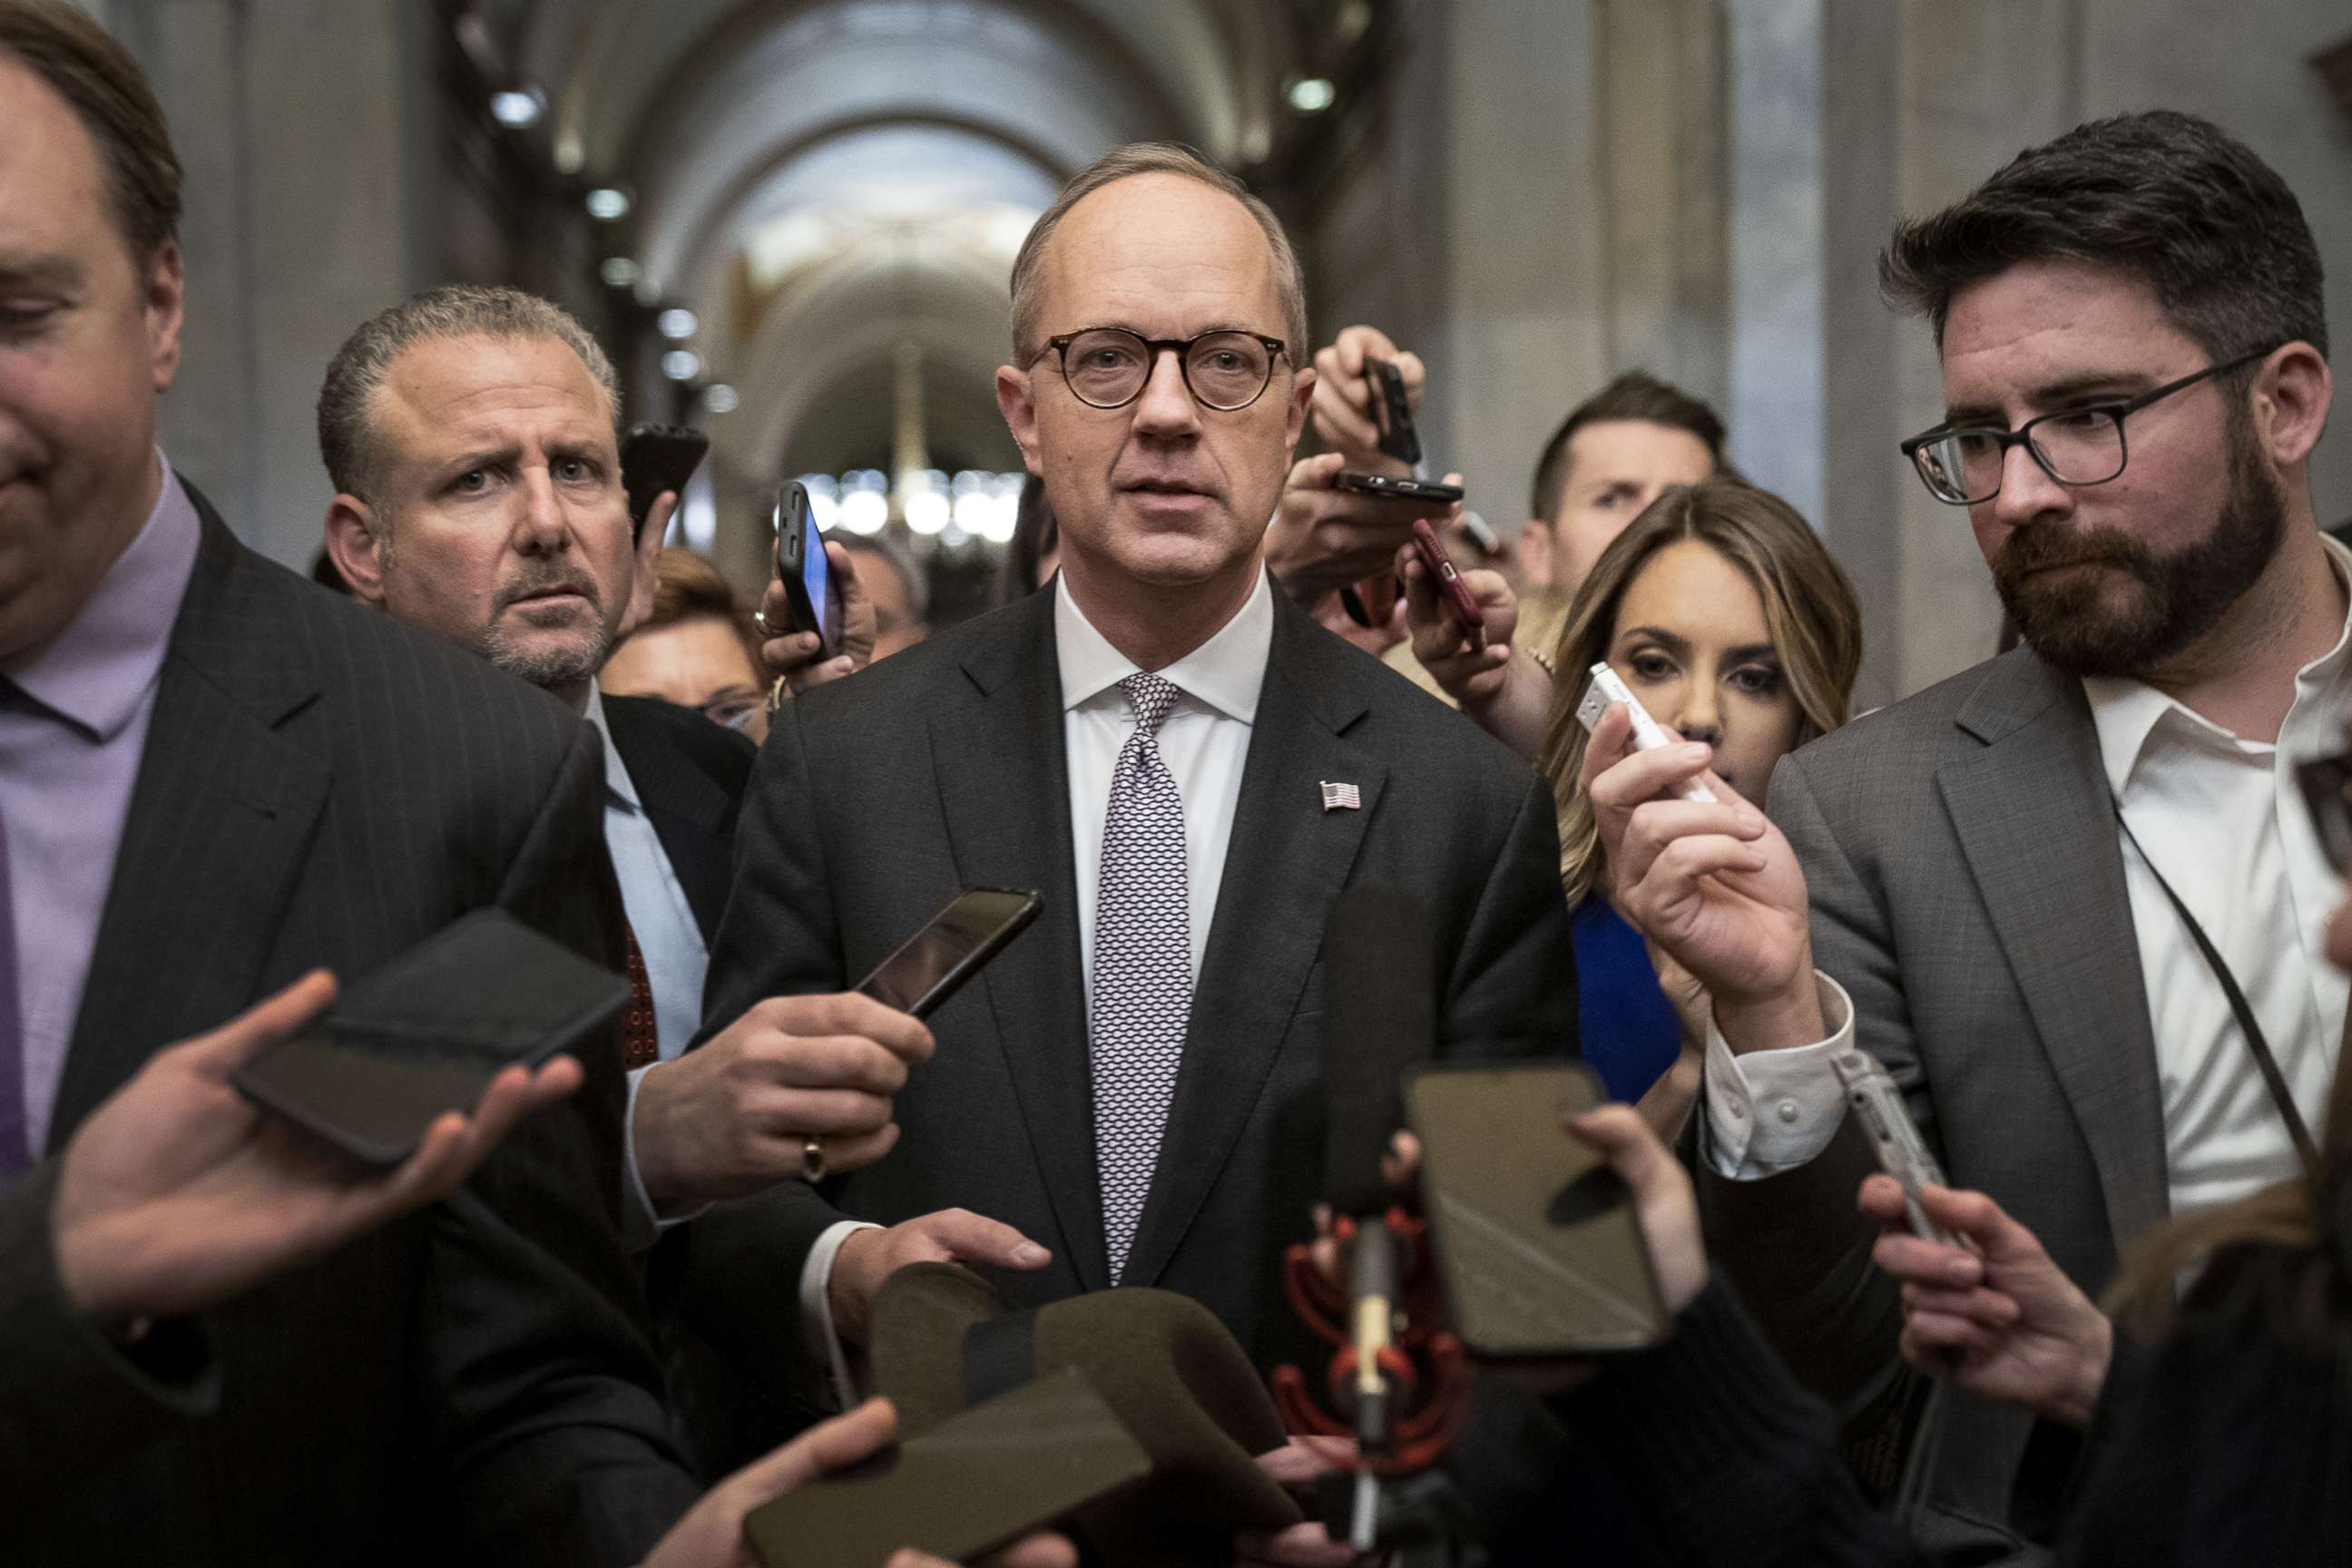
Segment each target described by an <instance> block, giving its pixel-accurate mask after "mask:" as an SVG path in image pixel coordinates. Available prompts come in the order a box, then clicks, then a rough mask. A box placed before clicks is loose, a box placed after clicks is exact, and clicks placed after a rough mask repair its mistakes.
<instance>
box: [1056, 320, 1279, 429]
mask: <svg viewBox="0 0 2352 1568" xmlns="http://www.w3.org/2000/svg"><path fill="white" fill-rule="evenodd" d="M1048 351H1050V352H1051V353H1055V355H1057V356H1058V357H1059V359H1060V361H1061V366H1062V379H1063V380H1064V381H1066V382H1067V383H1069V386H1070V391H1071V392H1072V393H1074V394H1076V396H1077V399H1078V401H1079V402H1081V403H1083V404H1086V405H1087V406H1088V407H1090V408H1124V407H1126V406H1127V405H1129V404H1130V403H1132V402H1134V401H1135V400H1136V399H1137V398H1139V397H1140V396H1142V395H1143V389H1144V388H1145V387H1146V386H1148V385H1149V384H1150V382H1151V367H1152V366H1153V365H1155V364H1157V363H1159V360H1160V355H1161V354H1163V353H1174V354H1175V356H1176V365H1177V369H1178V370H1179V371H1180V372H1181V374H1182V375H1183V377H1184V385H1185V388H1186V389H1187V390H1188V391H1190V392H1191V393H1192V398H1193V401H1195V402H1197V403H1198V404H1200V405H1201V406H1202V407H1203V408H1213V409H1215V410H1216V411H1217V412H1218V413H1220V414H1231V413H1233V412H1234V411H1235V410H1237V409H1243V408H1247V407H1248V406H1249V405H1251V404H1253V403H1255V402H1256V401H1257V400H1258V398H1259V396H1260V395H1263V394H1264V393H1265V389H1266V387H1267V386H1268V385H1269V384H1272V382H1273V380H1274V362H1275V361H1276V359H1279V358H1280V357H1282V356H1283V355H1284V354H1286V353H1289V352H1290V348H1289V345H1288V344H1286V343H1285V342H1283V341H1282V340H1281V339H1280V338H1269V337H1266V336H1264V335H1263V334H1261V333H1258V332H1244V331H1214V332H1202V334H1201V335H1200V336H1198V337H1193V338H1147V337H1145V336H1144V335H1143V334H1142V333H1140V332H1131V331H1128V330H1127V329H1126V328H1125V327H1089V328H1087V330H1086V331H1081V332H1064V333H1062V334H1061V335H1060V336H1058V337H1051V338H1047V339H1046V340H1045V349H1043V350H1040V351H1039V353H1038V356H1037V357H1038V358H1039V359H1043V358H1044V357H1045V353H1046V352H1048ZM1030 363H1033V364H1034V363H1036V362H1035V361H1034V360H1033V361H1031V362H1030Z"/></svg>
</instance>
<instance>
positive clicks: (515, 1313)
mask: <svg viewBox="0 0 2352 1568" xmlns="http://www.w3.org/2000/svg"><path fill="white" fill-rule="evenodd" d="M192 493H193V492H192ZM196 504H197V507H198V509H199V510H200V511H202V512H203V514H204V519H205V522H204V541H203V544H202V547H201V549H200V552H199V553H198V556H197V561H196V566H195V572H194V578H193V580H192V582H191V583H190V585H189V588H188V592H187V595H186V597H185V599H184V601H183V602H182V604H181V605H180V607H179V614H178V618H177V621H176V623H175V625H174V626H173V634H172V641H171V646H170V650H169V653H168V654H167V656H166V659H165V663H164V667H163V680H162V686H161V688H160V689H159V691H158V694H157V697H156V702H155V710H154V717H153V721H152V728H151V729H150V731H149V734H148V739H147V746H146V752H145V754H144V756H143V757H142V760H141V763H140V770H139V776H138V782H137V784H136V786H135V788H134V792H133V795H132V800H131V808H130V815H129V817H128V820H127V822H126V825H125V827H124V832H123V837H122V845H121V856H120V859H119V862H118V864H117V866H116V868H115V871H114V877H113V883H112V887H111V889H110V893H109V895H108V900H107V904H106V908H105V910H104V913H103V916H102V918H101V921H100V929H99V935H98V942H97V947H96V950H95V952H94V955H93V958H92V962H91V965H90V972H89V986H88V990H87V992H86V994H85V995H84V998H83V1002H82V1009H81V1014H80V1016H79V1020H78V1021H77V1024H76V1026H75V1032H74V1036H73V1040H72V1044H71V1047H70V1050H69V1054H68V1059H67V1062H66V1065H65V1069H64V1076H63V1078H62V1079H61V1080H60V1082H59V1086H58V1100H57V1110H56V1117H55V1121H54V1124H53V1126H52V1129H51V1133H50V1153H51V1156H52V1159H51V1161H50V1163H49V1164H48V1165H47V1166H45V1167H43V1169H42V1170H41V1171H40V1172H38V1173H36V1175H35V1176H34V1177H32V1178H28V1179H27V1180H26V1181H25V1182H22V1183H19V1184H17V1185H16V1188H14V1189H12V1190H11V1191H10V1192H9V1193H7V1194H5V1196H0V1236H13V1237H18V1238H21V1237H26V1236H27V1235H30V1236H33V1237H37V1238H38V1239H40V1240H43V1241H45V1239H46V1216H47V1187H48V1184H49V1183H50V1181H52V1180H53V1179H54V1156H55V1154H56V1152H58V1150H61V1149H62V1148H63V1147H64V1145H65V1143H66V1142H67V1141H68V1139H69V1138H70V1137H71V1135H72V1133H73V1131H74V1129H75V1127H76V1126H77V1125H78V1124H79V1122H80V1121H81V1120H82V1119H83V1118H84V1117H86V1116H88V1115H89V1112H90V1110H92V1109H93V1108H94V1107H95V1106H97V1105H98V1103H99V1102H100V1100H103V1099H104V1098H105V1097H106V1096H107V1095H108V1094H109V1093H110V1092H111V1091H112V1090H113V1089H115V1088H116V1087H117V1086H118V1085H120V1084H121V1082H122V1081H123V1080H124V1079H127V1078H128V1077H130V1076H131V1073H133V1072H134V1071H136V1070H137V1069H138V1068H139V1067H140V1065H141V1064H142V1062H144V1061H145V1060H146V1058H148V1057H149V1056H150V1055H152V1053H153V1052H154V1051H155V1050H156V1049H157V1048H159V1047H163V1046H165V1045H168V1044H170V1043H172V1042H173V1041H174V1040H178V1039H182V1038H184V1037H188V1036H191V1035H194V1034H197V1033H200V1032H202V1031H204V1030H206V1029H209V1028H211V1027H213V1026H215V1025H217V1024H219V1023H220V1022H222V1021H223V1020H225V1019H226V1018H228V1017H229V1016H232V1015H233V1014H235V1013H236V1012H238V1011H239V1010H240V1009H242V1008H244V1007H245V1006H247V1005H248V1004H250V1003H251V1002H253V1001H255V1000H256V999H257V998H258V997H260V996H262V995H264V994H268V993H269V992H273V991H275V990H277V989H278V988H279V987H281V986H283V985H285V984H288V983H289V982H290V981H292V980H293V979H295V978H296V977H297V976H299V974H301V973H303V972H304V971H306V970H308V969H310V968H311V967H312V966H313V965H324V966H326V967H328V968H330V969H331V970H333V971H334V972H335V973H337V974H338V975H340V976H341V977H342V978H343V979H344V980H345V981H347V982H348V981H351V980H353V979H356V978H358V977H360V976H362V975H364V974H366V973H369V972H370V971H372V970H373V969H375V968H376V967H377V966H379V965H381V964H383V963H385V962H386V961H387V960H390V959H392V958H394V957H396V956H398V955H399V954H400V953H402V952H404V951H405V950H406V949H408V948H410V947H412V946H414V945H415V943H416V942H419V941H421V940H423V939H424V938H425V937H426V936H429V935H431V934H432V933H433V932H434V931H437V930H439V929H440V928H441V927H443V926H445V925H446V924H448V923H449V922H450V921H453V920H455V919H456V918H457V916H459V915H461V914H464V913H465V912H467V910H473V909H478V908H480V907H483V906H485V905H492V904H496V905H500V906H503V907H504V908H506V909H507V910H509V911H510V912H512V913H514V914H515V915H517V916H519V917H520V918H521V919H523V920H525V921H530V923H531V924H533V925H535V926H538V927H539V928H541V930H544V931H548V932H550V933H551V934H553V935H555V936H557V937H558V938H560V939H562V940H563V941H565V942H569V943H570V944H572V946H574V947H575V948H577V949H578V950H579V951H581V952H586V953H589V954H591V955H593V956H595V957H597V958H598V959H599V960H600V961H603V962H605V963H613V964H614V966H615V967H617V966H618V960H619V956H620V941H621V938H620V926H619V921H618V914H619V900H618V897H617V893H616V890H615V889H614V884H613V881H612V876H611V872H610V869H609V868H608V867H607V864H606V862H605V858H604V854H603V852H602V819H601V816H600V812H601V806H602V796H603V782H602V781H603V773H604V770H603V756H602V748H601V746H600V745H599V744H598V743H597V742H596V740H595V738H594V737H593V735H592V734H591V733H590V732H589V731H587V730H586V729H585V728H584V727H583V726H582V725H580V724H579V723H577V722H576V721H572V719H571V717H570V716H569V715H568V714H566V713H565V712H564V711H563V710H562V708H561V707H560V706H559V705H558V704H557V703H555V702H554V701H553V700H551V699H549V698H548V697H546V696H545V695H544V694H543V693H541V692H537V691H534V690H532V689H530V688H529V687H527V686H525V685H523V684H522V683H521V682H520V681H518V680H515V679H512V678H510V677H509V676H506V675H502V674H500V673H499V672H498V671H497V670H495V669H493V668H490V667H489V666H488V665H487V664H485V663H483V662H481V661H480V660H478V659H477V658H472V657H471V656H469V655H467V654H466V653H463V652H461V651H460V650H458V649H457V648H454V647H449V646H447V645H446V644H444V643H442V642H440V641H438V640H437V639H435V638H432V637H427V636H425V635H424V634H422V633H419V632H416V631H414V630H411V629H409V628H406V627H404V626H398V625H396V624H394V622H392V621H390V620H388V619H385V618H383V617H382V616H375V615H372V614H370V613H368V612H367V611H365V610H363V609H362V608H360V607H359V606H357V605H352V603H350V602H349V601H347V600H344V599H341V598H338V597H336V596H335V595H331V594H327V593H324V592H321V591H320V590H319V589H318V588H316V587H314V586H312V585H311V584H308V583H305V582H303V581H302V580H301V579H299V578H298V577H296V576H294V575H293V574H290V573H287V572H285V571H282V570H281V569H279V568H278V567H277V566H274V565H271V564H269V563H267V562H265V561H263V560H261V559H260V558H259V557H258V556H256V555H254V554H253V553H252V552H249V551H247V550H246V549H245V548H243V547H242V546H241V545H239V544H238V543H236V541H235V540H234V539H232V538H231V537H230V535H229V533H228V531H227V530H226V528H225V527H224V526H223V525H222V523H221V521H220V520H219V519H218V518H217V517H216V516H215V515H214V513H213V512H212V510H211V509H210V508H209V507H207V506H205V503H204V502H203V500H201V499H199V500H197V503H196ZM582 1060H583V1066H584V1067H585V1068H586V1069H587V1083H586V1085H585V1087H584V1088H583V1089H582V1090H581V1091H580V1092H579V1093H578V1094H577V1095H575V1096H574V1097H573V1098H572V1100H571V1101H569V1102H567V1104H565V1105H564V1106H562V1107H560V1108H557V1109H554V1110H549V1111H546V1112H542V1113H541V1115H539V1116H538V1117H536V1118H534V1119H532V1120H531V1121H529V1122H526V1123H525V1124H524V1125H523V1126H522V1127H520V1128H519V1129H518V1130H517V1131H516V1132H515V1133H514V1134H513V1135H512V1136H511V1137H510V1138H509V1140H508V1142H507V1144H506V1145H505V1146H504V1147H503V1148H502V1149H501V1150H500V1151H499V1152H497V1153H496V1154H495V1155H494V1156H493V1157H492V1158H491V1159H490V1161H489V1162H488V1163H487V1164H486V1165H485V1166H484V1167H483V1169H482V1171H481V1172H480V1173H478V1174H477V1175H476V1177H475V1178H474V1180H473V1181H472V1182H471V1183H469V1184H467V1186H466V1187H464V1188H462V1189H460V1190H459V1191H458V1192H457V1194H453V1195H452V1196H451V1197H450V1198H449V1199H447V1200H446V1201H444V1202H442V1203H440V1204H437V1205H433V1206H432V1207H430V1208H428V1209H426V1210H425V1211H423V1212H421V1213H419V1214H418V1215H413V1216H411V1217H409V1218H407V1219H404V1220H402V1221H400V1222H397V1223H395V1224H394V1225H392V1226H386V1227H384V1228H383V1229H381V1230H379V1231H377V1232H376V1233H374V1234H373V1235H370V1236H367V1237H362V1238H361V1239H359V1240H357V1241H355V1242H353V1243H352V1244H351V1245H349V1246H347V1247H343V1248H342V1249H341V1250H340V1251H338V1252H336V1253H334V1254H333V1255H331V1257H329V1258H326V1259H324V1260H323V1261H321V1262H320V1263H317V1264H315V1265H312V1266H310V1267H307V1268H300V1269H297V1270H295V1271H293V1272H292V1273H289V1274H287V1275H284V1276H281V1277H279V1278H278V1279H274V1280H272V1281H270V1282H268V1283H267V1284H265V1285H264V1286H262V1287H261V1288H260V1289H257V1290H256V1291H254V1292H253V1293H251V1294H250V1295H248V1296H247V1297H245V1298H243V1299H241V1300H236V1301H235V1302H232V1303H229V1304H227V1305H226V1306H223V1307H221V1308H219V1309H217V1310H214V1311H213V1312H210V1313H208V1314H206V1320H205V1330H206V1333H207V1335H208V1338H209V1340H210V1342H211V1347H212V1369H211V1372H212V1374H213V1375H215V1376H216V1377H217V1384H216V1385H213V1386H216V1390H217V1405H216V1407H215V1408H209V1411H208V1414H206V1412H207V1407H208V1405H209V1401H208V1400H207V1399H206V1398H205V1394H207V1393H209V1392H211V1388H210V1387H206V1386H204V1385H203V1384H202V1383H201V1380H200V1381H199V1384H197V1385H195V1386H189V1385H179V1386H177V1387H173V1386H166V1387H162V1388H159V1387H157V1386H155V1385H153V1384H143V1383H142V1380H141V1378H140V1376H139V1374H138V1373H135V1372H134V1371H133V1370H132V1369H131V1368H129V1367H128V1366H126V1365H125V1364H124V1363H122V1362H121V1359H120V1358H117V1357H115V1356H113V1355H112V1354H111V1353H110V1352H106V1351H104V1350H103V1349H101V1348H100V1347H99V1346H97V1345H96V1344H95V1343H94V1342H92V1341H91V1339H90V1338H89V1335H88V1334H87V1332H86V1331H84V1330H83V1329H82V1328H81V1326H80V1325H79V1324H78V1323H77V1322H75V1321H73V1318H72V1315H71V1314H70V1313H69V1312H68V1310H67V1309H66V1306H65V1303H64V1301H63V1300H62V1298H61V1297H60V1296H59V1294H58V1290H57V1289H56V1282H55V1280H54V1279H52V1278H49V1277H48V1272H47V1271H48V1270H49V1268H51V1267H52V1266H51V1265H50V1264H49V1262H48V1258H47V1247H46V1246H35V1247H16V1246H11V1247H8V1248H7V1249H6V1250H5V1252H0V1313H5V1317H0V1339H5V1343H6V1345H7V1347H8V1357H7V1368H8V1370H7V1371H6V1372H5V1374H0V1376H5V1385H0V1493H5V1494H6V1505H5V1508H0V1519H5V1524H0V1538H5V1550H0V1556H5V1557H6V1558H8V1559H9V1560H10V1561H14V1562H25V1563H79V1562H91V1563H134V1562H173V1563H221V1564H224V1565H226V1564H237V1565H239V1568H249V1565H252V1564H257V1563H320V1562H331V1561H333V1562H346V1563H414V1562H419V1561H444V1560H463V1561H473V1560H483V1561H491V1560H495V1561H498V1562H500V1563H539V1562H547V1563H595V1562H610V1563H634V1562H636V1561H638V1560H639V1559H640V1558H642V1556H643V1555H644V1553H645V1552H646V1549H647V1547H648V1546H650V1545H651V1543H652V1542H654V1541H655V1540H656V1538H657V1537H658V1536H659V1534H660V1532H661V1531H663V1530H665V1529H667V1526H668V1525H669V1524H670V1523H671V1522H673V1521H675V1519H676V1518H677V1515H678V1514H679V1513H680V1512H681V1511H683V1510H684V1508H685V1507H686V1505H687V1504H688V1502H689V1501H690V1500H692V1497H693V1495H694V1490H695V1488H694V1485H693V1483H692V1481H691V1479H689V1476H688V1472H687V1471H686V1469H685V1468H684V1467H683V1462H682V1460H681V1458H680V1456H679V1454H678V1452H677V1447H676V1445H675V1443H674V1442H673V1440H672V1438H671V1436H670V1432H669V1422H668V1416H667V1409H666V1407H665V1405H664V1402H663V1399H662V1396H661V1391H660V1381H659V1376H658V1373H657V1370H656V1366H655V1364H654V1363H653V1362H652V1360H651V1357H650V1354H649V1352H648V1351H647V1348H646V1342H645V1340H644V1337H643V1335H642V1332H641V1329H640V1319H641V1315H642V1310H641V1306H640V1303H639V1301H638V1299H637V1292H636V1286H635V1279H634V1277H633V1275H632V1273H631V1271H630V1268H629V1267H628V1264H627V1262H626V1261H625V1258H624V1256H623V1253H622V1251H621V1247H620V1244H619V1239H618V1235H617V1231H616V1228H615V1226H616V1215H617V1205H618V1202H619V1196H620V1186H619V1184H620V1180H621V1175H620V1169H619V1137H618V1133H619V1115H620V1110H619V1108H620V1103H621V1093H622V1083H621V1078H620V1072H619V1062H618V1045H617V1040H614V1039H609V1038H608V1039H605V1040H602V1041H599V1042H597V1043H596V1044H595V1045H594V1046H593V1047H591V1048H588V1049H586V1050H584V1051H583V1053H582ZM28 1378H29V1380H30V1382H31V1385H32V1386H31V1387H30V1388H29V1389H28V1388H26V1382H27V1379H28ZM19 1394H32V1395H35V1396H37V1403H36V1402H34V1401H33V1400H32V1399H20V1398H19V1397H18V1395H19ZM174 1394H176V1395H177V1397H176V1398H175V1397H173V1395H174ZM159 1402H160V1403H159ZM126 1419H127V1420H129V1421H131V1422H133V1423H135V1429H134V1430H133V1431H132V1432H131V1436H129V1437H128V1438H127V1439H126V1438H125V1436H123V1432H124V1428H123V1427H122V1426H118V1425H116V1423H117V1422H119V1421H122V1420H126Z"/></svg>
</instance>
